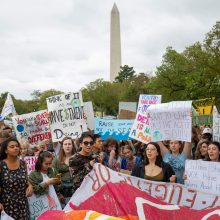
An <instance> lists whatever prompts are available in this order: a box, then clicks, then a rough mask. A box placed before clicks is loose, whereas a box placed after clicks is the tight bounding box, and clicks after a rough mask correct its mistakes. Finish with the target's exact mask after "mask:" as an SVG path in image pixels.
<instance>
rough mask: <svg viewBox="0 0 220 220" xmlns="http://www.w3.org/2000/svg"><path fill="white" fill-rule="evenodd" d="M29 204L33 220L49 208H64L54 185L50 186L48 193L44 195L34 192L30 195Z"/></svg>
mask: <svg viewBox="0 0 220 220" xmlns="http://www.w3.org/2000/svg"><path fill="white" fill-rule="evenodd" d="M28 204H29V209H30V215H31V216H30V219H31V220H36V219H37V218H38V217H39V216H40V215H41V214H42V213H44V212H46V211H47V210H62V208H61V205H60V202H59V199H58V197H57V194H56V192H55V190H54V187H53V186H52V185H50V186H49V192H48V194H45V195H42V196H36V195H35V194H33V195H32V196H31V197H28Z"/></svg>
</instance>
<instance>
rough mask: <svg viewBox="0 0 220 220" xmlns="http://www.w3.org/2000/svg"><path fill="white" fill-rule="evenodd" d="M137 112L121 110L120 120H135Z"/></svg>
mask: <svg viewBox="0 0 220 220" xmlns="http://www.w3.org/2000/svg"><path fill="white" fill-rule="evenodd" d="M135 117H136V112H132V111H128V110H124V109H121V111H120V114H119V115H118V119H135Z"/></svg>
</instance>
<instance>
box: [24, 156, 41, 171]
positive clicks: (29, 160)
mask: <svg viewBox="0 0 220 220" xmlns="http://www.w3.org/2000/svg"><path fill="white" fill-rule="evenodd" d="M21 159H22V160H23V161H25V163H26V166H27V172H28V175H29V174H30V173H31V171H34V170H35V164H36V162H37V157H36V156H26V157H23V158H21Z"/></svg>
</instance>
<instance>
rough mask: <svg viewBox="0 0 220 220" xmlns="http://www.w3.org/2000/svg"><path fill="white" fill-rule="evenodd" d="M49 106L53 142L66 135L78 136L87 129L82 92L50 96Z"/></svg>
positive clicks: (48, 99)
mask: <svg viewBox="0 0 220 220" xmlns="http://www.w3.org/2000/svg"><path fill="white" fill-rule="evenodd" d="M47 107H48V112H49V115H50V130H51V135H52V140H53V142H57V141H61V140H62V139H63V138H64V137H66V136H68V137H72V138H77V137H79V136H80V135H81V134H82V132H84V131H87V125H86V120H85V117H84V111H83V100H82V94H81V92H76V93H66V94H60V95H55V96H52V97H49V98H47Z"/></svg>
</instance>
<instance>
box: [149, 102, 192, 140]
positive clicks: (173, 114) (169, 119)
mask: <svg viewBox="0 0 220 220" xmlns="http://www.w3.org/2000/svg"><path fill="white" fill-rule="evenodd" d="M191 106H192V101H175V102H169V103H163V104H158V105H152V106H150V107H149V108H148V113H149V115H150V132H151V137H152V140H153V141H163V140H179V141H188V142H191V135H192V131H191V130H192V117H191Z"/></svg>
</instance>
